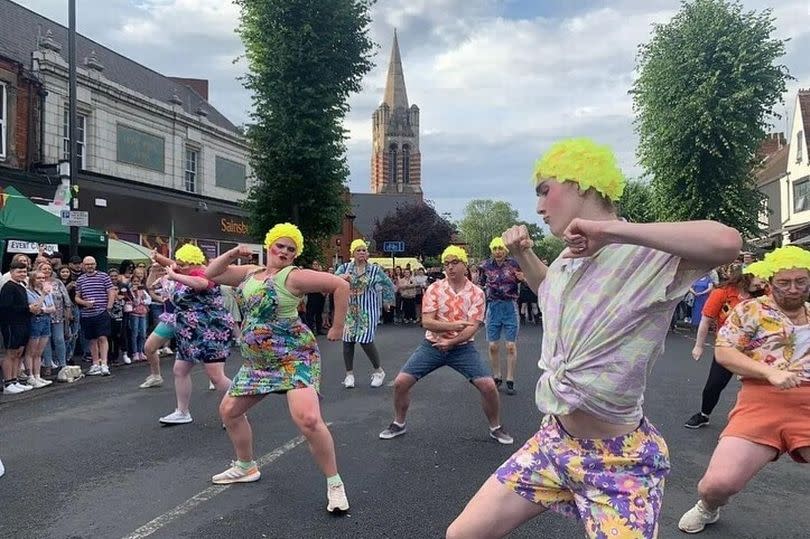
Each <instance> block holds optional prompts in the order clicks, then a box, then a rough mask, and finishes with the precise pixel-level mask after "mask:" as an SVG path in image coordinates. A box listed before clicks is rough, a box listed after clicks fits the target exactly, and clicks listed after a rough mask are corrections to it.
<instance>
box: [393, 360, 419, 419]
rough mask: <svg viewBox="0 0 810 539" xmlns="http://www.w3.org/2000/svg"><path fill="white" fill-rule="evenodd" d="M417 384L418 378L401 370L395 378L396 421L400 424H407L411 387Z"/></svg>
mask: <svg viewBox="0 0 810 539" xmlns="http://www.w3.org/2000/svg"><path fill="white" fill-rule="evenodd" d="M414 384H416V378H414V377H413V376H411V375H410V374H405V373H404V372H401V373H399V374H398V375H397V377H396V379H394V421H396V422H397V423H399V424H400V425H403V424H405V416H407V415H408V407H409V406H410V405H411V388H412V387H413V386H414Z"/></svg>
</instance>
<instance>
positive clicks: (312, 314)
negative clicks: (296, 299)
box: [306, 294, 326, 335]
mask: <svg viewBox="0 0 810 539" xmlns="http://www.w3.org/2000/svg"><path fill="white" fill-rule="evenodd" d="M325 301H326V298H325V297H324V296H323V294H308V295H307V311H306V323H307V326H309V329H311V330H312V332H313V333H315V334H316V335H317V334H318V333H321V332H322V331H323V307H324V304H325Z"/></svg>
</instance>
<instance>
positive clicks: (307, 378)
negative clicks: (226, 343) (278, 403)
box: [228, 266, 321, 397]
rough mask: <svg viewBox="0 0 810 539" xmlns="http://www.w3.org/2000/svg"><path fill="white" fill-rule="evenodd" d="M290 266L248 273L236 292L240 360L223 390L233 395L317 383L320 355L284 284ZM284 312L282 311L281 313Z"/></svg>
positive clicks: (298, 299) (280, 389) (297, 300)
mask: <svg viewBox="0 0 810 539" xmlns="http://www.w3.org/2000/svg"><path fill="white" fill-rule="evenodd" d="M294 269H296V268H294V267H292V266H290V267H288V268H285V269H283V270H281V271H280V272H278V273H277V274H276V275H274V276H273V277H270V278H268V279H266V280H265V281H263V282H262V281H259V280H257V279H256V278H255V275H256V274H257V273H260V272H262V271H264V270H263V269H262V270H258V271H257V272H256V273H254V274H251V275H248V277H247V278H246V279H245V280H244V281H242V284H240V285H239V288H238V290H237V301H238V302H239V304H240V307H241V311H242V316H243V322H242V338H241V347H242V357H243V358H244V361H243V363H242V367H241V368H240V369H239V372H238V373H237V374H236V376H235V377H234V379H233V383H232V384H231V388H230V390H229V391H228V394H229V395H231V396H233V397H241V396H245V395H265V394H268V393H284V392H287V391H289V390H291V389H301V388H306V387H312V388H314V389H315V391H318V390H319V388H320V382H321V354H320V351H319V350H318V343H317V341H316V339H315V335H313V333H312V331H311V330H310V329H309V327H307V325H306V324H304V322H302V321H301V318H300V317H298V315H297V314H296V315H294V316H292V315H291V313H293V312H295V313H297V311H296V307H297V305H298V303H299V301H300V298H297V297H296V296H295V295H293V294H292V293H291V292H290V291H289V290H287V288H286V287H285V286H284V282H285V281H286V279H287V276H288V275H289V273H290V272H291V271H292V270H294ZM285 314H286V315H285Z"/></svg>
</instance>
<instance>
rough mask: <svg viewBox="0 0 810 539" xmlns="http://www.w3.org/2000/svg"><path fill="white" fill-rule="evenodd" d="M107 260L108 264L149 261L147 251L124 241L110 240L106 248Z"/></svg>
mask: <svg viewBox="0 0 810 539" xmlns="http://www.w3.org/2000/svg"><path fill="white" fill-rule="evenodd" d="M107 260H109V261H110V262H121V261H122V260H132V261H133V262H146V261H148V260H149V249H147V248H146V247H142V246H140V245H137V244H135V243H131V242H128V241H124V240H110V242H109V244H108V246H107Z"/></svg>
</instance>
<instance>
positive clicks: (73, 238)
mask: <svg viewBox="0 0 810 539" xmlns="http://www.w3.org/2000/svg"><path fill="white" fill-rule="evenodd" d="M68 93H69V98H68V109H69V110H68V131H69V133H68V137H69V140H68V147H69V154H70V155H69V157H68V160H69V163H70V196H71V202H72V207H73V209H74V210H78V209H79V194H78V193H77V192H76V172H77V170H78V168H79V167H78V163H77V159H76V135H77V126H76V121H77V117H76V0H68ZM78 254H79V227H76V226H71V227H70V256H78Z"/></svg>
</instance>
